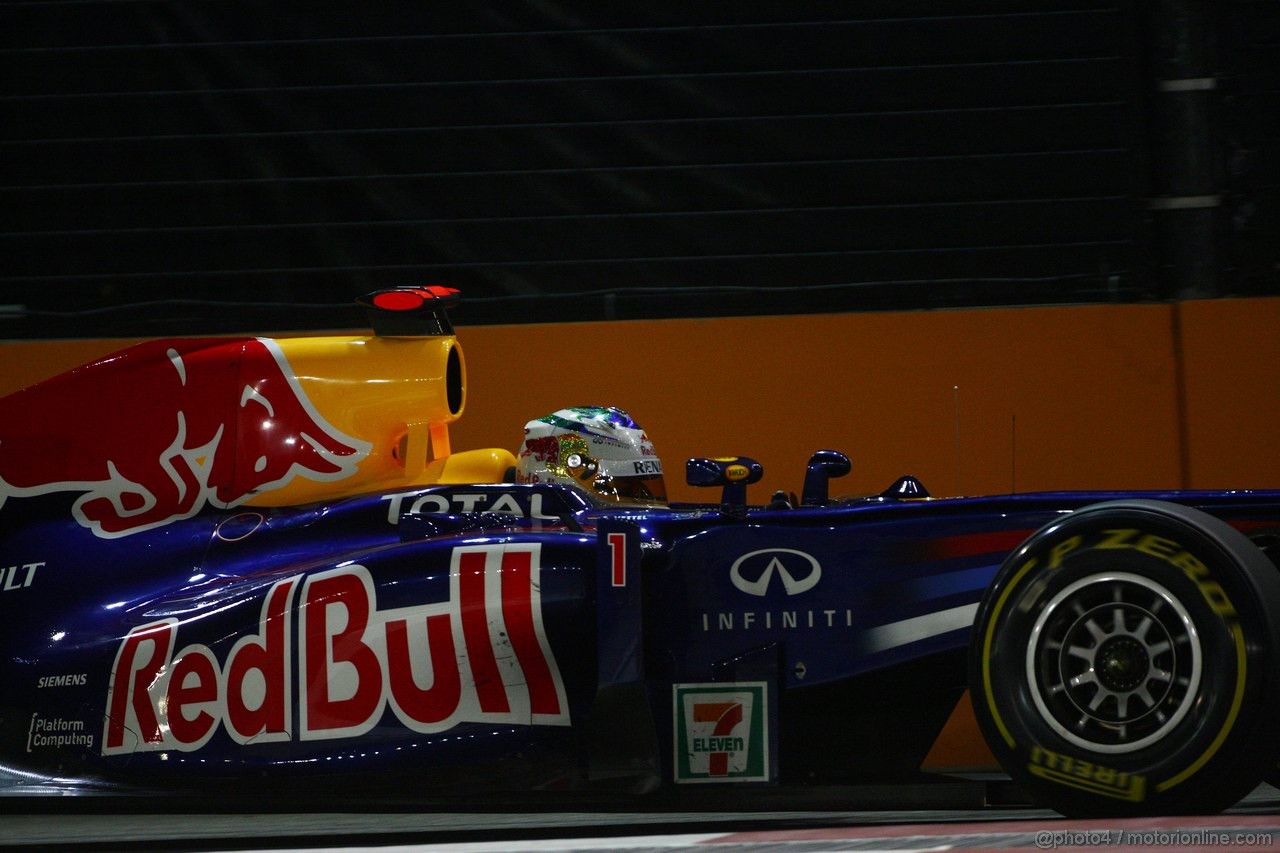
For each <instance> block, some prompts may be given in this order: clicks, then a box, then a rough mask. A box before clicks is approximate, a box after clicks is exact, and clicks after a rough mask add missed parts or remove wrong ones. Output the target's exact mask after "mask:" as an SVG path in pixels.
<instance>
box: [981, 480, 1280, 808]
mask: <svg viewBox="0 0 1280 853" xmlns="http://www.w3.org/2000/svg"><path fill="white" fill-rule="evenodd" d="M1277 650H1280V574H1277V572H1276V571H1275V568H1274V567H1273V566H1272V565H1271V562H1270V560H1269V559H1267V557H1266V556H1265V555H1264V554H1263V553H1262V551H1261V550H1259V549H1258V548H1257V547H1256V546H1255V545H1253V544H1252V543H1251V542H1250V541H1249V540H1248V539H1247V538H1246V537H1244V536H1243V535H1242V534H1240V533H1238V532H1237V531H1235V530H1234V529H1232V528H1231V527H1230V526H1228V525H1227V524H1226V523H1224V522H1222V521H1220V520H1219V519H1217V518H1214V517H1213V516H1210V515H1208V514H1206V513H1203V512H1200V511H1199V510H1195V509H1191V508H1189V507H1184V506H1179V505H1177V504H1169V503H1163V502H1159V501H1142V500H1134V501H1116V502H1109V503H1103V504H1097V505H1094V506H1091V507H1086V508H1084V509H1082V510H1078V511H1076V512H1073V513H1071V514H1070V515H1068V516H1066V517H1065V518H1064V519H1062V520H1060V521H1055V522H1053V523H1052V524H1050V525H1047V526H1046V527H1044V528H1042V529H1041V530H1039V531H1037V532H1036V533H1035V534H1033V535H1032V536H1031V538H1030V539H1028V540H1027V541H1026V542H1025V543H1024V544H1023V545H1022V546H1021V547H1020V548H1019V549H1018V550H1017V551H1015V552H1014V553H1013V554H1012V555H1010V557H1009V558H1008V559H1007V560H1006V561H1005V563H1004V565H1003V566H1002V567H1001V569H1000V571H999V572H998V573H997V575H996V578H995V581H994V583H993V584H992V585H991V587H990V588H989V589H988V590H987V593H986V595H985V597H984V598H983V601H982V604H981V606H980V607H979V610H978V615H977V620H976V622H975V625H974V635H973V641H972V645H971V647H970V657H969V661H970V684H971V685H973V687H972V695H973V698H974V707H975V710H976V712H977V717H978V721H979V724H980V726H981V728H982V732H983V735H984V736H985V738H986V740H987V743H988V745H989V746H990V747H991V749H992V751H993V752H994V753H995V755H996V757H997V758H998V759H999V761H1000V763H1001V765H1002V766H1003V767H1004V768H1005V770H1006V771H1007V772H1008V773H1009V775H1010V776H1012V777H1013V779H1014V781H1015V782H1017V783H1018V784H1019V785H1021V786H1022V787H1023V788H1024V789H1025V790H1026V791H1027V793H1028V794H1029V795H1030V796H1031V797H1032V798H1033V799H1034V800H1036V801H1037V802H1038V803H1040V804H1042V805H1044V806H1047V807H1049V808H1052V809H1055V810H1056V811H1059V812H1062V813H1063V814H1066V815H1080V816H1085V815H1089V816H1092V815H1121V816H1127V815H1135V816H1136V815H1147V814H1185V813H1199V814H1211V813H1216V812H1218V811H1221V810H1222V809H1224V808H1226V807H1228V806H1230V805H1232V804H1233V803H1235V802H1236V801H1237V800H1239V799H1240V798H1241V797H1242V796H1244V795H1245V794H1247V793H1248V792H1249V791H1250V790H1252V789H1253V788H1254V787H1255V786H1256V785H1257V784H1258V783H1259V782H1260V781H1261V780H1262V778H1263V776H1264V774H1266V773H1267V772H1268V770H1269V769H1270V768H1271V766H1272V765H1273V760H1274V758H1275V756H1276V755H1277V749H1280V737H1278V736H1280V727H1277V726H1276V725H1275V719H1276V715H1277V711H1280V653H1277Z"/></svg>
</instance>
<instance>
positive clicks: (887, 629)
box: [861, 604, 978, 653]
mask: <svg viewBox="0 0 1280 853" xmlns="http://www.w3.org/2000/svg"><path fill="white" fill-rule="evenodd" d="M977 614H978V605H976V604H966V605H964V606H963V607H953V608H951V609H950V610H939V611H938V612H937V613H926V614H925V615H924V616H913V617H912V618H910V619H903V620H902V621H901V622H890V623H889V624H887V625H877V626H876V627H874V628H869V629H867V630H866V631H863V632H862V637H861V640H862V643H861V646H862V651H864V652H868V653H870V652H883V651H886V650H888V649H896V648H897V647H898V646H905V645H907V644H908V643H914V642H918V641H919V640H927V639H929V638H930V637H936V636H938V635H939V634H946V633H947V632H949V631H958V630H960V629H961V628H968V627H970V626H972V625H973V619H974V617H975V616H976V615H977Z"/></svg>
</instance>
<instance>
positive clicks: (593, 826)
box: [0, 786, 1280, 853]
mask: <svg viewBox="0 0 1280 853" xmlns="http://www.w3.org/2000/svg"><path fill="white" fill-rule="evenodd" d="M72 801H74V806H72ZM3 806H4V808H3V813H0V849H20V850H32V849H39V850H56V849H62V850H74V851H86V850H94V851H110V850H193V851H195V850H199V851H214V850H226V851H244V850H264V851H265V850H307V851H339V850H343V851H349V850H361V849H364V850H368V849H377V850H380V851H387V853H400V851H431V853H445V851H478V852H479V853H488V851H495V853H496V851H553V850H564V851H606V850H646V851H654V852H655V853H658V851H668V850H678V849H682V848H690V847H692V848H695V849H696V848H702V849H704V850H707V851H709V853H738V851H750V853H763V851H787V853H808V851H835V850H849V851H869V850H947V849H967V850H989V849H997V848H998V849H1024V850H1045V849H1056V850H1075V851H1085V850H1095V851H1096V850H1102V849H1111V850H1125V851H1135V850H1197V851H1209V850H1214V851H1223V850H1235V851H1244V850H1280V792H1278V791H1277V790H1276V789H1274V788H1271V787H1269V786H1262V787H1260V788H1259V789H1258V790H1257V791H1255V792H1254V793H1253V794H1252V795H1250V796H1249V797H1248V798H1246V799H1245V800H1244V801H1242V802H1241V803H1240V804H1238V805H1237V806H1236V807H1235V808H1233V809H1231V810H1230V811H1228V812H1227V813H1225V814H1223V815H1217V816H1213V817H1180V818H1154V819H1142V820H1097V821H1081V820H1065V819H1062V818H1059V817H1057V816H1056V815H1054V814H1053V813H1052V812H1047V811H1042V810H1038V809H1032V808H1028V807H1000V808H993V807H985V808H959V809H907V810H885V809H874V810H856V811H847V810H846V811H840V810H822V811H767V812H765V811H742V812H711V811H697V812H623V811H612V812H594V811H593V812H542V813H532V814H531V813H515V812H497V811H495V812H483V813H481V812H468V813H452V812H445V811H431V812H417V811H404V810H396V811H390V812H384V811H378V810H371V809H360V810H352V811H341V810H338V811H316V812H280V813H260V812H254V813H247V812H234V813H232V812H217V813H210V812H206V811H199V810H196V813H161V811H162V810H160V809H154V808H150V809H139V808H136V807H131V806H130V805H129V804H122V803H118V802H113V801H108V800H102V799H99V800H96V801H93V802H92V803H89V804H88V805H87V806H86V803H85V800H84V799H83V798H78V797H77V798H47V797H20V798H13V797H5V798H4V803H3ZM135 806H136V804H135Z"/></svg>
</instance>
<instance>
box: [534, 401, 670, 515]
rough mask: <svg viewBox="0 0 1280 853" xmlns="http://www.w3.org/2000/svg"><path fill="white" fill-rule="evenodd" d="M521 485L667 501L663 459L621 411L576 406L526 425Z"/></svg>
mask: <svg viewBox="0 0 1280 853" xmlns="http://www.w3.org/2000/svg"><path fill="white" fill-rule="evenodd" d="M517 456H518V459H517V465H516V482H517V483H560V484H562V485H568V486H577V487H579V488H581V489H585V490H586V491H588V492H591V493H592V494H594V495H596V496H597V497H600V498H604V499H605V500H607V501H613V502H615V503H640V504H652V503H666V501H667V487H666V484H665V483H664V482H663V480H662V461H661V460H660V459H659V458H658V454H657V452H656V451H655V450H654V449H653V442H651V441H650V440H649V436H647V435H645V432H644V430H643V429H641V428H640V425H639V424H637V423H636V422H635V421H633V420H632V419H631V416H630V415H628V414H627V413H626V412H624V411H622V410H621V409H615V408H612V407H604V406H576V407H573V408H569V409H560V410H559V411H558V412H555V413H553V414H550V415H547V416H546V417H545V418H538V419H537V420H534V421H529V423H527V424H525V426H524V441H523V442H522V443H521V445H520V452H519V454H517Z"/></svg>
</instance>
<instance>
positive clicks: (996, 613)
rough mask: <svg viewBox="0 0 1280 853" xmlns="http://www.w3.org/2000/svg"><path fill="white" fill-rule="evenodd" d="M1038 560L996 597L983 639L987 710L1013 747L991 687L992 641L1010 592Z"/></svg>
mask: <svg viewBox="0 0 1280 853" xmlns="http://www.w3.org/2000/svg"><path fill="white" fill-rule="evenodd" d="M1036 563H1037V560H1036V559H1035V557H1032V558H1031V559H1030V560H1027V562H1026V563H1024V564H1023V566H1022V568H1020V569H1018V571H1017V574H1015V575H1014V576H1013V580H1011V581H1009V585H1008V586H1006V587H1005V588H1004V592H1002V593H1000V597H999V598H998V599H996V606H995V608H994V609H993V610H992V611H991V618H990V619H989V620H988V621H987V636H986V637H985V638H983V641H982V690H983V692H984V693H985V695H986V697H987V710H989V711H990V712H991V719H993V720H995V723H996V728H997V729H999V730H1000V736H1001V737H1003V738H1004V742H1005V743H1006V744H1008V745H1009V748H1010V749H1012V748H1013V746H1014V741H1013V735H1011V734H1009V729H1008V727H1007V726H1006V725H1005V724H1004V720H1003V719H1002V718H1001V717H1000V712H999V711H998V710H997V709H996V697H995V692H994V691H993V690H992V689H991V641H992V639H993V638H994V637H995V633H996V622H997V620H999V618H1000V611H1001V610H1003V609H1004V605H1005V602H1006V601H1008V600H1009V593H1011V592H1013V588H1014V587H1015V586H1017V585H1018V584H1019V583H1021V581H1022V578H1023V577H1024V576H1025V575H1026V574H1027V572H1029V571H1031V569H1032V568H1034V567H1035V565H1036Z"/></svg>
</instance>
